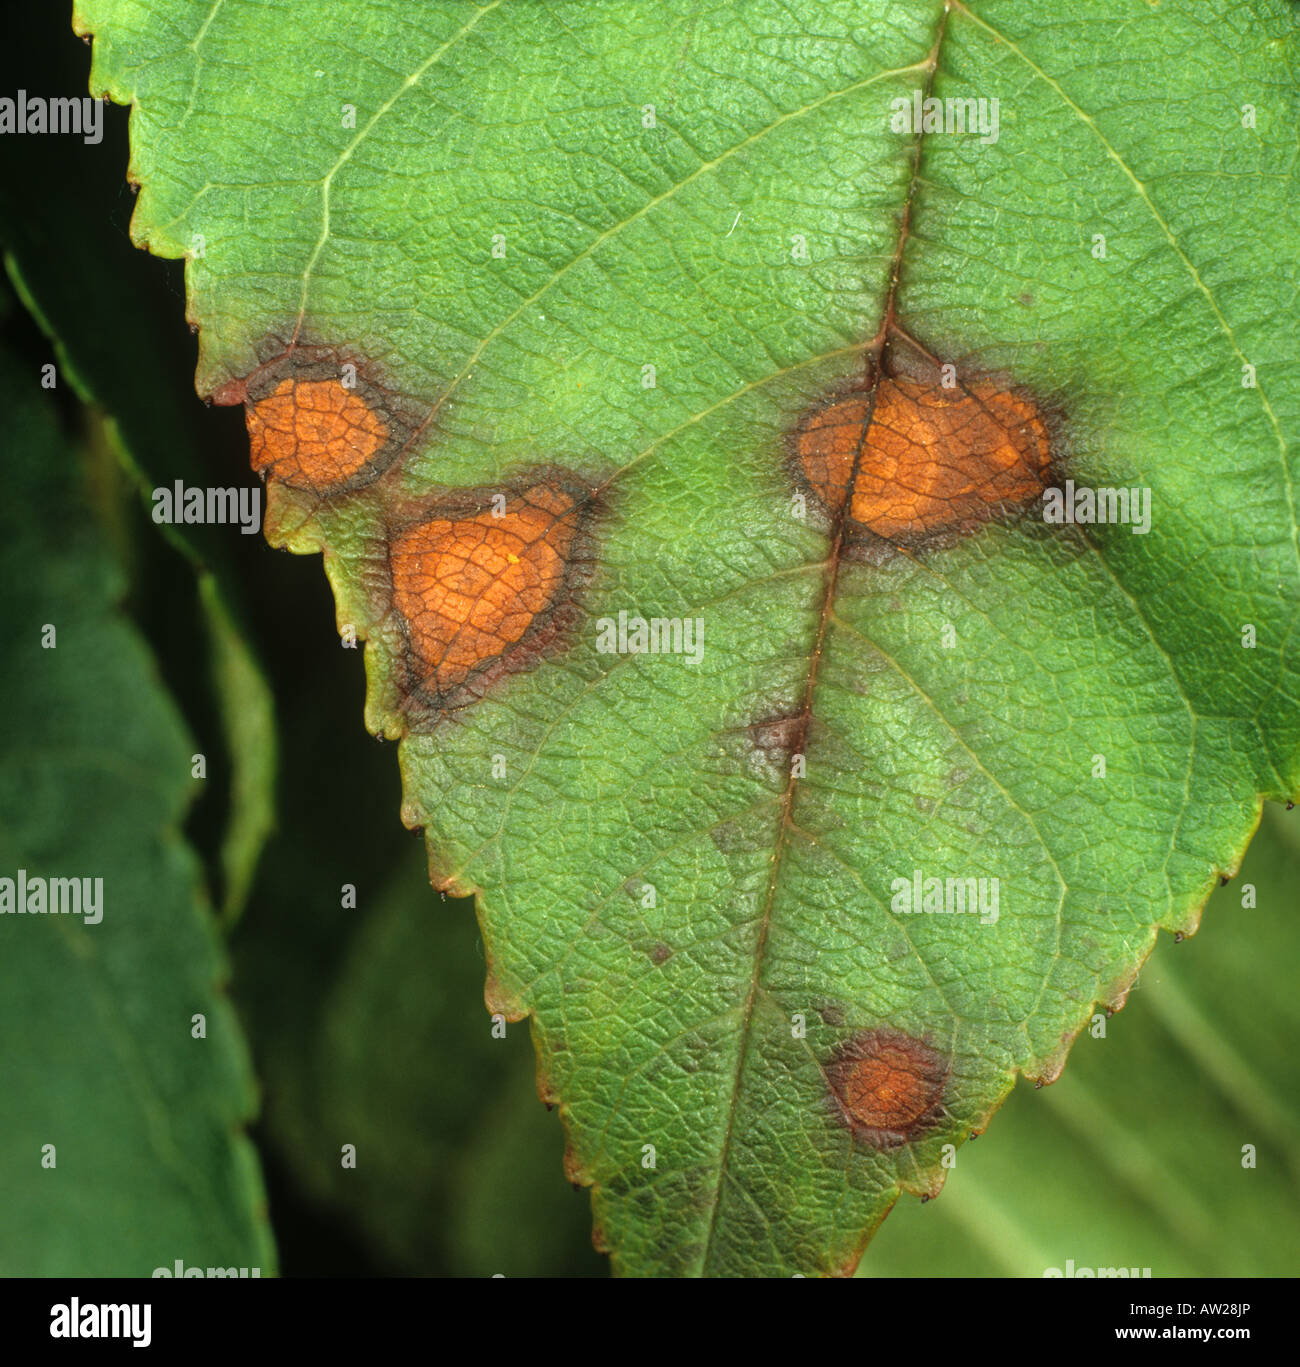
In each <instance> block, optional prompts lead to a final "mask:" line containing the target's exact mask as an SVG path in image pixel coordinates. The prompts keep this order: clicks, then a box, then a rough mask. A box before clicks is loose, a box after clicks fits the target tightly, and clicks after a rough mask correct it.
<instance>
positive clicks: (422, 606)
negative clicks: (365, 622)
mask: <svg viewBox="0 0 1300 1367" xmlns="http://www.w3.org/2000/svg"><path fill="white" fill-rule="evenodd" d="M582 516H583V503H582V498H581V496H580V495H579V494H578V493H576V492H574V491H570V490H568V489H565V488H562V487H559V486H557V485H552V484H536V485H533V486H531V487H529V488H526V489H524V490H522V491H521V492H519V493H517V494H514V495H512V496H510V497H508V498H507V499H506V502H505V506H504V508H503V509H502V510H501V512H500V515H498V514H496V513H494V511H493V510H492V508H491V507H490V506H489V507H487V508H484V509H482V510H481V511H469V512H466V513H465V514H463V515H451V514H450V513H449V514H448V515H446V516H433V517H431V518H429V519H428V520H426V521H422V522H418V523H416V524H414V525H413V526H410V527H407V528H406V529H404V530H402V531H399V532H397V533H395V534H394V536H393V538H392V541H391V544H390V548H389V563H390V566H391V571H392V582H393V605H394V607H395V608H396V609H397V611H398V613H400V615H401V618H402V621H403V623H404V625H405V629H406V636H407V643H408V649H409V652H410V656H411V657H412V663H413V664H414V666H415V673H416V675H417V676H418V678H417V683H418V686H419V687H420V689H421V691H422V692H423V693H425V694H426V695H428V696H432V697H436V698H445V697H446V696H447V695H449V694H451V693H452V692H454V691H455V690H456V689H457V688H458V687H460V686H461V685H463V684H464V683H465V682H466V681H467V680H468V679H469V678H470V677H471V676H472V675H474V674H476V673H478V672H479V671H481V670H483V669H484V668H485V667H488V666H490V665H492V664H493V663H494V662H498V661H502V660H504V659H505V657H506V656H507V655H508V654H509V652H510V651H511V649H512V648H513V647H516V646H518V645H519V643H520V642H521V641H522V640H523V639H524V637H525V636H526V635H527V634H528V633H529V632H530V630H531V629H532V628H533V627H534V626H535V624H536V623H537V622H538V621H539V620H540V619H541V618H542V617H543V615H544V614H546V613H547V612H548V610H550V609H551V608H552V607H553V606H554V604H555V603H556V601H557V600H558V599H559V598H560V596H561V594H562V592H563V590H564V586H565V579H566V572H567V569H568V566H569V562H570V559H571V557H572V555H573V552H574V546H575V542H576V540H577V538H578V536H579V532H580V528H581V523H582Z"/></svg>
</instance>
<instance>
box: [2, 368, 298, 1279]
mask: <svg viewBox="0 0 1300 1367" xmlns="http://www.w3.org/2000/svg"><path fill="white" fill-rule="evenodd" d="M0 402H2V403H3V409H4V413H5V422H6V452H7V456H8V459H7V461H6V472H7V473H6V485H5V498H4V500H3V505H2V506H0V562H2V563H0V585H3V589H2V590H0V631H3V634H4V638H5V641H6V649H5V654H4V663H3V671H2V672H3V681H2V689H3V695H4V698H5V702H6V718H5V727H4V731H3V739H2V740H0V831H3V833H4V834H3V840H2V841H0V846H2V847H3V858H2V860H0V877H3V878H5V879H7V880H10V886H9V888H8V895H9V898H10V899H11V901H10V905H8V906H6V907H5V910H6V911H10V910H11V907H12V906H13V899H14V897H15V894H16V888H15V887H14V886H13V885H14V884H16V883H17V882H18V880H19V878H20V877H25V878H26V879H27V880H28V886H29V887H30V886H31V884H32V882H33V881H34V880H37V879H40V880H52V879H72V880H83V879H84V880H91V881H90V882H89V884H88V886H89V888H90V891H91V893H92V894H93V892H94V887H95V882H96V881H99V880H102V882H101V883H100V891H99V894H98V897H97V900H96V910H97V917H98V919H92V913H91V912H88V911H87V910H86V908H85V907H83V909H82V911H81V913H80V915H79V916H78V915H77V914H76V913H68V914H62V915H53V914H48V913H47V914H45V915H37V914H26V913H24V914H17V913H16V912H15V913H14V914H6V915H2V916H0V1033H2V1034H3V1036H4V1038H5V1040H6V1042H7V1043H6V1047H5V1049H4V1051H3V1057H2V1061H0V1095H2V1096H3V1097H4V1106H5V1123H4V1126H3V1127H2V1128H0V1206H3V1209H4V1212H5V1219H4V1224H3V1237H0V1269H3V1270H4V1271H5V1272H6V1273H7V1274H9V1275H15V1274H22V1275H28V1276H30V1275H39V1276H108V1275H113V1276H121V1275H127V1276H149V1275H150V1274H151V1273H152V1272H153V1270H154V1269H155V1268H157V1267H166V1268H168V1269H171V1268H172V1267H173V1265H174V1263H175V1262H176V1260H177V1259H180V1260H182V1261H183V1262H184V1263H185V1264H186V1265H187V1266H201V1267H205V1268H206V1267H209V1266H221V1267H229V1266H234V1267H248V1268H252V1267H258V1268H260V1269H261V1273H262V1275H270V1274H271V1273H272V1272H273V1271H274V1261H275V1259H274V1251H273V1249H272V1246H271V1240H270V1233H269V1230H268V1227H267V1223H266V1211H265V1202H264V1198H263V1195H262V1189H261V1180H260V1176H259V1173H258V1168H257V1161H256V1158H255V1156H254V1153H253V1149H252V1146H251V1145H250V1144H249V1142H248V1140H247V1138H246V1137H245V1136H244V1135H243V1134H242V1133H241V1131H240V1127H241V1126H242V1125H243V1124H244V1123H245V1122H247V1121H248V1119H249V1118H250V1117H251V1115H252V1113H253V1110H254V1101H255V1097H254V1091H253V1084H252V1079H251V1076H250V1073H249V1068H248V1060H247V1057H246V1054H245V1051H244V1046H243V1043H242V1039H241V1037H240V1034H239V1031H238V1028H237V1026H236V1023H235V1020H234V1016H233V1012H232V1011H231V1009H230V1006H229V1003H228V1002H227V1001H226V999H225V997H224V996H223V994H222V992H221V990H220V989H221V981H222V978H223V976H224V972H225V967H224V961H223V957H222V952H221V949H220V945H219V942H218V937H217V935H216V933H215V929H214V926H213V922H212V918H211V915H210V912H209V909H208V907H207V905H206V898H205V895H204V892H203V888H202V884H201V880H200V874H199V868H198V863H197V860H196V859H195V856H194V854H193V853H192V851H191V850H190V849H189V847H188V846H187V845H186V843H185V842H184V840H183V839H182V837H181V835H180V832H179V824H180V822H181V820H182V818H183V816H184V813H185V809H186V807H187V806H188V805H189V801H190V798H191V796H192V794H193V790H194V785H193V783H192V781H191V779H190V763H191V760H190V756H191V753H192V750H193V746H192V743H191V741H190V739H189V737H188V736H187V735H186V732H185V729H184V726H183V724H182V722H181V720H180V717H179V715H178V714H177V711H176V708H175V706H174V704H173V703H172V701H171V699H170V698H169V697H168V695H167V694H166V693H165V692H164V691H163V689H162V687H161V686H160V684H159V682H158V679H157V674H156V669H155V666H154V663H153V661H152V659H151V658H150V656H149V654H148V651H147V650H146V648H145V646H144V643H143V642H142V640H141V638H140V637H139V635H138V633H137V632H136V631H135V630H134V628H132V627H131V626H129V625H128V623H127V622H126V621H125V620H124V619H123V617H122V616H121V613H120V611H119V608H118V601H119V599H120V597H121V593H122V587H123V577H122V574H121V572H120V570H119V568H118V567H117V566H116V565H115V564H114V562H113V561H112V559H111V557H110V555H109V553H108V550H107V547H106V544H105V538H104V536H103V534H102V533H101V531H100V529H99V528H98V527H97V526H96V514H95V511H94V509H93V507H92V505H91V502H90V499H89V497H88V494H87V489H86V483H85V482H86V478H87V472H86V471H85V470H84V469H83V468H82V467H81V465H80V464H79V463H78V461H77V459H76V458H75V456H74V453H73V452H72V450H71V449H70V447H69V445H68V443H67V441H66V439H65V438H64V436H63V435H62V434H61V433H60V431H59V429H58V425H57V421H56V418H55V416H54V413H53V412H52V410H51V409H50V407H49V404H48V401H47V399H46V398H45V396H44V395H42V394H41V392H40V389H39V385H38V380H37V366H36V364H35V362H32V361H28V362H23V361H20V360H19V359H18V358H17V357H16V356H15V355H14V354H12V352H11V351H10V350H8V348H6V349H5V350H4V352H3V353H0ZM35 566H39V567H40V569H39V572H35V571H34V567H35ZM20 871H23V872H22V873H21V874H20ZM79 886H81V885H79ZM27 905H28V907H29V908H30V907H32V906H33V905H34V903H32V902H30V901H29V902H28V904H27ZM86 905H87V906H89V905H90V903H89V901H88V902H87V904H86ZM196 1017H202V1018H203V1020H204V1037H202V1038H195V1037H194V1031H195V1029H196V1028H197V1027H196V1025H195V1018H196Z"/></svg>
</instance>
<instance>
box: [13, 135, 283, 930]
mask: <svg viewBox="0 0 1300 1367" xmlns="http://www.w3.org/2000/svg"><path fill="white" fill-rule="evenodd" d="M14 142H15V151H14V156H13V163H14V164H13V170H12V172H11V175H10V177H9V178H8V180H7V181H6V183H5V185H3V186H0V244H3V246H4V248H5V256H4V260H5V268H6V271H7V273H8V275H9V278H10V281H11V283H12V284H13V286H14V288H15V290H16V291H17V293H18V295H19V297H20V298H21V300H22V302H23V304H24V305H25V306H26V308H27V310H28V312H29V313H30V314H31V315H32V317H33V318H34V319H35V321H36V323H37V324H38V326H39V327H40V328H41V330H42V331H43V332H44V333H45V335H46V336H47V337H48V338H49V339H50V341H51V342H52V343H53V345H54V348H55V356H56V358H57V362H58V367H59V371H60V375H61V377H62V379H63V381H64V382H65V383H67V384H68V385H70V387H71V388H72V389H73V391H74V392H75V393H76V394H77V395H78V397H79V398H81V399H82V400H83V401H84V402H86V403H87V404H90V405H94V406H95V407H97V408H100V409H103V410H104V412H105V414H106V417H105V421H104V424H103V426H104V435H105V438H106V441H107V444H108V446H109V448H110V450H111V451H112V453H113V455H114V457H115V458H116V459H117V461H118V462H119V463H120V464H121V466H122V469H123V471H124V473H125V475H126V477H127V479H128V480H129V481H130V483H131V484H132V485H133V486H134V488H135V491H136V493H137V494H138V496H139V497H140V499H141V501H142V503H143V505H144V506H145V508H146V509H147V510H148V511H149V512H150V513H152V510H153V493H154V490H155V488H156V487H158V486H159V485H160V484H161V485H165V486H166V487H167V488H168V489H170V488H171V486H172V483H173V482H174V481H175V480H178V479H179V480H181V481H183V482H184V483H185V484H186V485H188V486H191V487H192V486H196V485H197V486H203V485H206V484H207V483H208V476H206V475H205V474H204V473H202V464H201V461H200V460H199V459H198V452H197V450H196V449H195V427H196V421H195V417H196V415H195V410H196V409H197V410H198V412H199V413H202V409H201V408H200V407H199V405H198V404H197V403H195V401H194V399H193V397H192V396H189V397H188V398H187V396H186V395H185V393H184V391H183V390H181V389H178V388H175V387H174V386H173V384H172V383H171V381H172V380H173V379H174V377H175V371H176V368H177V362H178V360H179V358H178V357H176V356H174V355H170V354H165V353H164V351H163V348H162V347H160V345H159V341H158V336H157V334H156V332H154V331H152V330H151V328H150V326H149V322H148V319H149V313H148V311H147V309H142V308H141V286H142V283H143V282H142V280H141V273H142V270H143V269H145V268H146V263H144V262H143V261H142V260H141V261H135V260H132V259H131V258H132V255H133V254H132V253H131V252H130V249H129V246H127V244H125V243H122V242H119V241H115V240H112V239H111V238H109V239H108V240H107V241H106V242H105V241H104V240H103V238H101V239H100V243H101V246H100V250H97V251H88V250H87V249H86V244H85V241H84V222H85V219H86V217H88V216H98V215H100V214H106V213H107V211H108V207H109V206H112V205H113V204H114V198H115V195H120V193H121V189H120V181H118V180H117V172H116V168H110V167H109V165H108V164H106V161H105V159H104V158H103V157H102V156H98V155H96V154H98V153H99V152H101V151H103V150H105V149H104V148H102V147H100V146H98V145H96V146H89V147H87V146H85V145H82V144H81V143H79V142H78V141H77V140H75V139H66V138H60V139H57V140H56V141H55V142H54V143H53V145H51V144H50V143H47V142H45V141H44V140H41V139H37V138H19V139H15V140H14ZM36 180H43V182H44V183H45V184H46V185H47V186H48V188H47V190H46V191H45V193H43V194H42V195H41V196H40V197H39V198H38V199H35V200H33V197H32V196H30V195H28V194H25V193H24V192H23V187H24V186H26V185H29V184H30V183H32V182H33V181H36ZM122 252H125V253H126V261H125V263H124V262H123V261H122V260H121V253H122ZM158 531H159V533H160V534H161V536H162V537H163V538H165V539H166V541H167V542H168V543H169V544H170V545H171V546H172V547H173V548H174V549H175V550H176V552H177V553H178V554H179V555H180V556H181V557H182V558H183V559H184V561H185V562H186V564H187V567H188V568H189V570H190V571H191V572H192V573H193V575H194V578H195V596H194V602H195V606H196V611H197V615H198V617H199V619H200V622H201V626H202V635H203V637H204V644H205V645H206V647H207V651H208V655H209V657H210V661H211V671H210V677H211V681H212V686H213V690H214V694H215V697H214V704H215V710H216V712H217V715H218V719H219V721H220V724H221V728H222V733H223V734H222V739H223V740H224V742H225V746H226V750H227V752H228V756H229V765H230V771H231V784H230V787H231V794H230V802H229V807H228V813H227V817H226V821H225V827H224V832H223V836H222V840H221V848H220V855H219V858H220V867H221V905H222V911H223V915H224V917H225V918H226V920H227V921H233V920H234V919H236V918H237V916H238V915H239V912H240V911H241V910H242V907H243V903H244V900H245V898H246V897H247V894H248V889H249V885H250V882H251V879H252V876H253V872H254V870H255V868H256V866H257V861H258V859H259V857H260V855H261V852H262V848H263V846H264V845H265V843H266V840H267V837H268V835H269V834H270V832H271V830H272V828H273V826H274V820H275V812H274V794H275V773H276V733H275V717H274V709H273V706H272V701H271V695H270V690H269V687H268V686H267V683H266V680H265V678H264V677H263V674H262V670H261V665H260V663H259V661H258V660H257V658H256V656H255V654H254V652H253V650H252V648H251V647H250V645H249V643H248V640H247V633H246V632H245V631H244V630H242V629H241V624H242V622H243V620H244V617H245V613H244V612H243V610H242V605H241V604H240V603H239V599H238V594H237V591H236V590H235V589H234V574H233V572H232V568H231V563H230V562H231V556H230V554H229V550H228V547H227V544H226V540H225V537H226V535H227V533H226V531H225V529H224V528H211V527H205V526H199V525H192V524H191V525H178V524H175V523H164V524H161V525H159V526H158Z"/></svg>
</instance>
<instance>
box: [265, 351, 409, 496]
mask: <svg viewBox="0 0 1300 1367" xmlns="http://www.w3.org/2000/svg"><path fill="white" fill-rule="evenodd" d="M247 423H248V440H249V448H250V459H251V461H252V465H253V469H254V470H256V471H257V472H258V473H259V474H261V475H267V476H273V477H274V478H276V479H280V480H283V481H284V482H285V483H286V484H291V485H294V486H295V487H298V488H311V489H316V490H318V491H321V492H327V491H329V490H331V489H334V488H337V487H338V486H340V485H343V484H346V483H348V482H349V481H351V480H353V479H354V478H355V477H356V476H357V475H359V474H360V473H361V472H362V471H364V470H365V468H366V467H367V465H368V464H369V463H370V462H371V461H372V460H374V458H375V456H376V455H377V454H378V453H379V452H380V451H381V450H382V449H383V448H384V447H385V446H386V445H387V443H388V441H389V439H390V435H391V433H390V430H389V426H388V423H387V422H386V421H385V420H384V418H383V416H382V415H381V414H379V413H377V412H376V411H375V410H374V409H373V408H372V407H371V406H370V405H369V404H368V403H367V402H366V401H365V399H364V398H363V397H362V396H361V395H360V394H359V393H358V392H357V391H356V390H355V389H349V388H347V387H345V386H344V385H343V383H342V382H341V381H340V380H339V379H338V378H330V379H293V378H287V379H283V380H281V381H280V382H279V384H277V385H276V386H275V388H274V389H273V390H272V391H271V392H270V393H269V394H267V395H266V397H265V398H262V399H260V400H258V401H257V402H256V403H252V404H250V405H249V407H248V411H247Z"/></svg>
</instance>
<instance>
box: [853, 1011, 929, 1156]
mask: <svg viewBox="0 0 1300 1367" xmlns="http://www.w3.org/2000/svg"><path fill="white" fill-rule="evenodd" d="M947 1075H948V1067H947V1064H946V1062H945V1060H944V1059H943V1058H942V1057H941V1056H940V1055H939V1054H938V1052H937V1051H935V1050H934V1049H932V1048H931V1047H930V1045H929V1044H927V1043H926V1042H925V1041H924V1040H921V1039H917V1038H915V1037H914V1036H911V1035H906V1034H903V1033H902V1032H901V1031H898V1030H891V1029H889V1028H887V1027H881V1028H879V1029H875V1030H867V1031H864V1032H863V1033H862V1034H860V1035H858V1036H857V1037H856V1038H854V1039H852V1040H850V1041H848V1043H847V1044H845V1045H844V1046H842V1047H841V1048H840V1049H839V1050H837V1051H836V1054H835V1057H834V1058H833V1059H832V1060H831V1062H830V1064H829V1066H828V1067H827V1069H826V1078H827V1081H828V1083H829V1084H830V1088H831V1093H832V1095H833V1097H834V1099H835V1102H836V1109H837V1111H838V1113H839V1116H840V1118H841V1120H842V1121H843V1123H844V1124H845V1125H846V1126H847V1127H848V1128H849V1129H850V1130H851V1131H852V1132H853V1133H854V1135H856V1136H857V1137H858V1138H859V1139H863V1140H865V1141H866V1142H867V1143H869V1144H872V1145H873V1146H874V1147H876V1148H880V1149H890V1148H896V1147H898V1146H899V1145H902V1144H904V1143H906V1142H908V1140H910V1139H913V1138H915V1137H917V1136H919V1135H921V1134H923V1133H925V1132H926V1131H927V1130H929V1129H931V1128H933V1127H934V1126H935V1125H936V1124H937V1123H938V1121H939V1120H940V1119H941V1118H942V1115H943V1093H944V1088H945V1086H946V1083H947Z"/></svg>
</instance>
